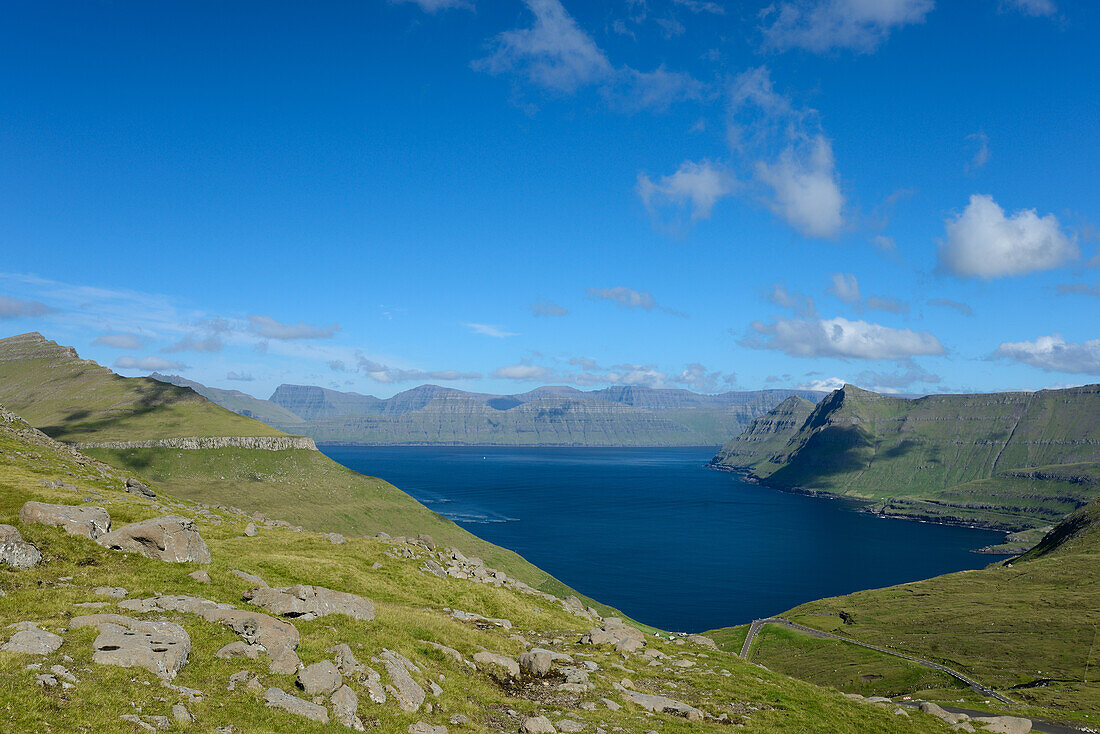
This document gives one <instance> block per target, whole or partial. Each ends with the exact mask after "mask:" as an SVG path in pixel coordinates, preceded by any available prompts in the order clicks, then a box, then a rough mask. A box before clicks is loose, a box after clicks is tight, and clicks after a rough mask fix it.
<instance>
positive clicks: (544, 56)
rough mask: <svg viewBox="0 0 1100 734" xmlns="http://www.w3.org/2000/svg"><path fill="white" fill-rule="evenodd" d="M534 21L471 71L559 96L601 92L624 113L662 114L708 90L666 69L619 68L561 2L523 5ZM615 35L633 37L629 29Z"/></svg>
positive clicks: (502, 39)
mask: <svg viewBox="0 0 1100 734" xmlns="http://www.w3.org/2000/svg"><path fill="white" fill-rule="evenodd" d="M524 2H525V4H526V5H527V7H528V9H529V10H530V11H531V13H532V14H533V15H534V16H535V17H534V23H533V24H532V25H531V27H530V28H516V29H512V30H508V31H505V32H503V33H501V34H500V35H498V36H497V37H496V39H495V40H494V43H493V46H494V48H493V53H491V54H490V55H489V56H487V57H486V58H483V59H478V60H477V61H474V62H473V64H472V66H473V68H474V69H477V70H479V71H486V72H488V73H490V74H504V73H516V74H520V75H522V76H524V77H526V78H527V80H528V81H529V82H531V83H532V84H535V85H537V86H539V87H543V88H544V89H549V90H551V91H553V92H558V93H560V94H571V93H573V92H575V91H577V90H578V89H579V88H581V87H586V86H597V87H599V89H600V91H601V93H602V94H603V95H604V97H606V98H607V99H608V101H609V102H611V103H612V104H614V105H615V106H618V107H621V108H623V109H624V110H626V111H636V110H640V109H656V110H663V109H666V108H667V107H668V106H669V105H671V104H672V103H674V102H677V101H680V100H684V99H697V98H699V97H700V96H701V95H702V94H703V91H704V85H703V84H702V83H700V82H699V81H698V80H696V79H694V78H693V77H691V76H690V75H689V74H685V73H681V72H671V71H668V70H667V69H665V67H664V66H660V67H658V68H657V69H656V70H654V71H651V72H642V71H638V70H636V69H632V68H631V67H629V66H623V67H619V68H616V67H615V66H614V65H613V64H612V63H611V62H610V61H609V60H608V58H607V55H606V54H605V53H604V52H603V50H602V49H600V47H599V46H598V45H596V42H595V41H593V40H592V38H591V37H590V36H589V35H588V34H587V33H585V32H584V30H582V29H581V27H580V26H579V25H577V21H576V20H574V18H573V16H571V15H570V14H569V12H568V11H566V9H565V8H564V7H563V6H562V4H561V2H560V0H524ZM616 32H618V33H625V34H632V32H631V31H630V30H629V29H628V28H627V27H626V25H625V24H620V25H619V26H618V27H617V29H616Z"/></svg>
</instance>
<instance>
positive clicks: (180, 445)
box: [72, 436, 317, 451]
mask: <svg viewBox="0 0 1100 734" xmlns="http://www.w3.org/2000/svg"><path fill="white" fill-rule="evenodd" d="M72 446H73V448H76V449H184V450H191V451H197V450H200V449H260V450H263V451H288V450H290V449H306V450H309V451H316V450H317V444H315V443H314V442H313V439H312V438H306V437H305V436H188V437H184V438H158V439H151V440H148V441H92V442H87V443H74V444H72Z"/></svg>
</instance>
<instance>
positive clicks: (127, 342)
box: [92, 334, 145, 349]
mask: <svg viewBox="0 0 1100 734" xmlns="http://www.w3.org/2000/svg"><path fill="white" fill-rule="evenodd" d="M92 344H94V345H95V346H97V347H110V348H111V349H141V347H142V346H143V345H144V344H145V340H144V339H142V338H141V337H140V336H138V335H137V334H103V335H101V336H97V337H96V338H95V339H93V340H92Z"/></svg>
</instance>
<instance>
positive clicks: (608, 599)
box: [322, 446, 1003, 632]
mask: <svg viewBox="0 0 1100 734" xmlns="http://www.w3.org/2000/svg"><path fill="white" fill-rule="evenodd" d="M322 450H323V451H324V452H325V453H326V454H328V455H329V456H330V457H331V458H333V459H334V460H336V461H338V462H340V463H341V464H344V465H345V466H348V467H350V468H352V469H355V470H356V471H359V472H362V473H364V474H370V475H373V476H377V477H381V478H383V479H385V480H387V481H389V482H391V483H393V484H395V485H396V486H398V487H400V488H401V489H402V490H404V491H406V492H408V493H409V494H411V495H412V496H413V497H415V498H416V499H418V500H420V501H421V502H423V503H424V504H425V505H427V506H428V507H430V508H432V509H434V510H436V511H437V512H439V513H440V514H442V515H444V516H446V517H449V518H451V519H452V520H454V521H455V522H458V523H460V524H461V525H462V526H463V527H465V528H466V529H467V530H469V531H470V532H472V533H475V534H476V535H479V536H481V537H482V538H484V539H485V540H488V541H490V542H492V543H496V544H497V545H501V546H503V547H505V548H509V549H511V550H514V551H515V552H517V553H519V554H520V555H522V556H523V557H524V558H526V559H527V560H529V561H531V562H532V563H534V564H535V565H537V566H539V567H540V568H542V569H544V570H546V571H548V572H549V573H551V574H553V575H554V576H556V577H557V578H559V579H560V580H562V581H563V582H565V583H566V584H569V585H570V586H572V587H573V588H575V589H577V590H578V591H581V592H582V593H584V594H587V595H589V596H592V597H594V598H597V599H599V600H600V601H602V602H604V603H607V604H610V605H612V606H615V607H617V608H619V609H621V610H622V611H623V612H625V613H626V614H628V615H630V616H631V617H633V618H635V619H637V620H639V621H641V622H645V623H647V624H651V625H653V626H656V627H659V628H661V629H666V630H675V631H684V632H698V631H704V630H708V629H714V628H716V627H723V626H728V625H733V624H739V623H743V622H748V621H751V620H752V619H754V618H757V617H763V616H767V615H769V614H777V613H779V612H782V611H784V610H787V609H789V608H791V607H793V606H796V605H798V604H800V603H802V602H806V601H810V600H812V599H818V598H821V597H826V596H835V595H837V594H844V593H847V592H851V591H856V590H859V589H869V588H875V587H881V586H889V585H892V584H897V583H902V582H906V581H914V580H917V579H923V578H928V577H931V576H936V575H938V574H942V573H948V572H951V571H959V570H962V569H968V568H981V567H983V566H985V565H987V564H989V563H992V562H993V561H995V560H997V559H998V558H999V557H998V556H990V555H980V554H976V553H970V552H969V551H970V550H971V549H972V548H979V547H981V546H985V545H989V544H990V543H995V542H998V541H999V540H1000V539H1001V538H1002V537H1003V536H1002V534H1000V533H996V532H992V531H987V530H976V529H972V528H956V527H946V526H942V525H929V524H925V523H917V522H909V521H905V520H891V519H883V518H879V517H876V516H874V515H870V514H867V513H861V512H856V511H854V510H853V507H852V505H850V504H848V503H844V502H841V501H837V500H828V499H821V498H815V497H806V496H802V495H795V494H788V493H784V492H779V491H776V490H773V489H768V488H766V487H761V486H759V485H754V484H749V483H746V482H744V481H741V480H740V479H739V478H738V477H736V476H735V475H732V474H728V473H723V472H719V471H715V470H713V469H709V468H707V467H706V466H705V464H706V462H707V461H708V460H709V459H710V458H711V456H713V455H714V449H712V448H670V449H664V448H644V449H639V448H624V449H606V448H593V449H588V448H514V447H508V448H495V447H494V448H488V447H346V446H324V447H322Z"/></svg>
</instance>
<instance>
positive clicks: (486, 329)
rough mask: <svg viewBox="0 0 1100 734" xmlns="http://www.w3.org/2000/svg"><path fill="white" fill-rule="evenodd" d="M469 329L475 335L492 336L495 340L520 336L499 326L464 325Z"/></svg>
mask: <svg viewBox="0 0 1100 734" xmlns="http://www.w3.org/2000/svg"><path fill="white" fill-rule="evenodd" d="M463 326H465V327H466V328H467V329H469V330H470V331H472V332H473V333H475V334H481V335H482V336H491V337H493V338H494V339H506V338H507V337H510V336H519V334H516V333H513V332H511V331H505V330H504V329H502V328H500V327H499V326H494V325H493V324H463Z"/></svg>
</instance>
